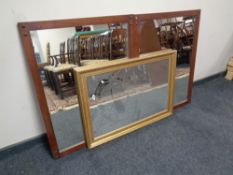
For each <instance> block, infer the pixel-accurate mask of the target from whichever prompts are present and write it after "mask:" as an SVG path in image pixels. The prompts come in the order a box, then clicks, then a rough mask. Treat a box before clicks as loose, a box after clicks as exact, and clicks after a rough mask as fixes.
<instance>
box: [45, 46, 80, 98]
mask: <svg viewBox="0 0 233 175" xmlns="http://www.w3.org/2000/svg"><path fill="white" fill-rule="evenodd" d="M50 59H51V64H52V65H49V66H45V67H44V70H45V74H46V78H47V82H48V86H49V87H50V88H51V89H52V90H54V91H55V93H56V94H57V95H59V96H60V98H61V99H63V98H64V95H65V94H67V93H72V94H74V91H75V87H74V77H73V70H72V69H73V68H74V67H76V65H74V64H70V63H69V62H70V61H71V58H69V59H68V56H67V54H66V53H65V42H62V43H60V55H50ZM67 62H68V63H67Z"/></svg>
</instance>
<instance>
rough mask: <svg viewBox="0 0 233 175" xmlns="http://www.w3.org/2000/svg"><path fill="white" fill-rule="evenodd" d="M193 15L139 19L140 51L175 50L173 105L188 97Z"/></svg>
mask: <svg viewBox="0 0 233 175" xmlns="http://www.w3.org/2000/svg"><path fill="white" fill-rule="evenodd" d="M194 25H195V17H192V16H189V17H173V18H164V19H151V20H145V21H140V23H139V28H138V30H139V34H140V53H141V54H142V53H147V52H152V51H157V50H163V49H167V48H171V49H175V50H177V67H176V83H175V96H174V105H178V104H181V103H183V102H185V101H187V99H188V88H189V75H190V68H191V67H190V65H191V58H192V48H193V47H192V46H193V36H194V32H195V31H194V29H195V26H194Z"/></svg>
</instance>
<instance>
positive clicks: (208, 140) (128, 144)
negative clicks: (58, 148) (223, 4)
mask: <svg viewBox="0 0 233 175" xmlns="http://www.w3.org/2000/svg"><path fill="white" fill-rule="evenodd" d="M232 99H233V82H230V81H226V80H224V78H223V77H220V76H219V77H217V78H215V79H211V80H208V81H207V82H205V83H201V84H198V85H196V86H195V87H194V89H193V101H192V104H190V105H188V106H186V107H184V108H181V109H178V110H177V111H176V112H175V114H174V115H173V116H172V117H170V118H167V119H165V120H162V121H160V122H157V123H155V124H153V125H150V126H148V127H145V128H143V129H140V130H138V131H136V132H134V133H131V134H129V135H127V136H124V137H121V138H119V139H116V140H114V141H111V142H109V143H107V144H104V145H102V146H99V147H97V148H95V149H93V150H86V149H84V150H81V151H79V152H76V153H73V154H71V155H69V156H66V157H64V158H61V159H59V160H54V159H53V158H52V157H51V155H50V153H49V151H48V150H49V148H48V145H47V144H45V143H40V142H39V143H38V142H37V143H33V144H24V145H21V146H18V147H16V148H13V149H10V150H6V151H3V152H1V153H0V174H1V175H18V174H23V175H27V174H29V175H31V174H33V175H34V174H35V175H36V174H43V175H55V174H56V175H70V174H72V175H73V174H75V175H89V174H90V175H105V174H106V175H111V174H114V175H115V174H116V175H171V174H172V175H232V174H233V101H232Z"/></svg>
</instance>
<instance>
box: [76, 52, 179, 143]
mask: <svg viewBox="0 0 233 175" xmlns="http://www.w3.org/2000/svg"><path fill="white" fill-rule="evenodd" d="M176 54H177V52H176V51H174V50H170V49H169V50H163V51H158V52H153V53H149V54H145V55H143V56H140V57H138V58H135V59H121V60H113V61H111V62H109V63H106V64H105V65H93V66H89V67H88V66H87V67H84V68H78V67H77V68H75V69H74V72H75V79H76V88H77V94H78V99H79V103H80V107H81V108H80V109H81V116H82V121H83V124H84V132H85V136H86V142H87V146H88V148H94V147H96V146H98V145H101V144H103V143H106V142H108V141H111V140H113V139H115V138H118V137H121V136H123V135H126V134H128V133H131V132H133V131H135V130H137V129H140V128H142V127H144V126H147V125H149V124H152V123H154V122H156V121H159V120H161V119H163V118H165V117H168V116H170V115H171V114H172V112H173V97H174V84H175V71H176ZM166 59H167V60H169V67H168V86H169V88H168V106H167V110H164V111H161V112H158V113H155V114H152V115H150V116H148V117H146V118H144V119H141V120H138V121H136V122H133V123H131V124H128V125H126V126H123V127H120V128H118V129H116V130H113V131H111V132H108V133H106V134H104V135H102V136H98V137H97V138H94V133H93V124H92V117H91V112H90V107H89V102H88V90H87V89H88V87H87V78H88V77H90V76H93V75H99V74H103V73H108V72H112V71H116V70H121V69H124V68H130V67H133V66H137V65H142V64H149V63H152V62H155V61H162V60H166Z"/></svg>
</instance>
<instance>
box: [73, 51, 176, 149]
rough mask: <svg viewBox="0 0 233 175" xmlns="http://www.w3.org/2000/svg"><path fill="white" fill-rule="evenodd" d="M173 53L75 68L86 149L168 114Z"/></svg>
mask: <svg viewBox="0 0 233 175" xmlns="http://www.w3.org/2000/svg"><path fill="white" fill-rule="evenodd" d="M175 67H176V52H175V51H172V50H165V51H161V52H155V53H151V54H145V55H142V56H141V57H139V58H135V59H121V60H116V61H112V62H106V63H103V64H101V65H93V66H91V65H90V66H86V67H77V68H75V69H74V70H75V72H76V73H75V74H76V82H77V87H78V95H79V100H80V105H81V111H82V117H83V121H84V128H85V132H86V140H87V144H88V147H89V148H92V147H95V146H97V145H99V144H102V143H105V142H107V141H109V140H112V139H114V138H117V137H119V136H121V135H124V134H126V133H129V132H132V131H133V130H135V129H138V128H141V127H143V126H146V125H148V124H151V123H153V122H155V121H157V120H159V119H162V118H164V117H167V116H169V115H171V113H172V109H173V90H174V78H175Z"/></svg>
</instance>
